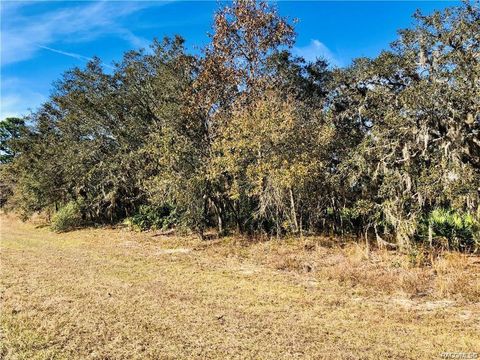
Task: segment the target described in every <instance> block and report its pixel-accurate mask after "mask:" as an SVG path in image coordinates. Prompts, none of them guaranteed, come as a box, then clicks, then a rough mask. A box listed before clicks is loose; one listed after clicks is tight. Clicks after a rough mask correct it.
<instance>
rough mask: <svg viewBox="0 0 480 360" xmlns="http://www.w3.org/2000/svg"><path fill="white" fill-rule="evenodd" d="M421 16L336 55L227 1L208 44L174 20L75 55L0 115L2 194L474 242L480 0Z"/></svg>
mask: <svg viewBox="0 0 480 360" xmlns="http://www.w3.org/2000/svg"><path fill="white" fill-rule="evenodd" d="M414 17H415V20H416V25H415V26H414V27H412V28H410V29H404V30H401V31H399V37H398V39H397V40H396V41H395V42H394V43H392V46H391V48H390V49H388V50H385V51H383V52H382V53H381V54H380V55H379V56H377V57H376V58H373V59H367V58H360V59H355V60H354V61H353V62H352V64H351V65H350V66H348V67H345V68H335V67H332V66H330V65H329V64H328V63H327V61H326V60H324V59H317V60H316V61H315V62H307V61H306V60H305V59H303V58H301V57H297V56H294V55H293V54H292V46H293V44H294V39H295V32H294V26H293V24H292V23H291V22H290V21H289V20H288V19H286V18H283V17H281V16H280V15H279V14H278V12H277V10H276V9H275V8H274V7H273V6H271V5H269V4H267V3H266V2H255V1H249V0H237V1H234V2H233V3H232V4H231V5H229V6H227V7H225V8H222V9H220V10H219V11H218V12H217V13H216V14H215V17H214V24H213V33H212V34H211V35H210V44H209V45H208V46H207V47H206V48H205V49H204V51H203V53H202V54H201V55H195V56H194V55H191V54H188V53H187V52H186V50H185V48H184V46H183V43H184V40H183V39H182V38H181V37H179V36H177V37H175V38H166V39H164V40H163V41H157V40H155V41H154V42H153V43H152V45H151V48H150V49H149V50H148V51H146V50H138V51H130V52H127V53H126V54H125V55H124V57H123V59H122V60H121V61H120V62H118V63H116V64H115V67H114V69H113V70H112V71H109V72H106V71H105V70H104V69H103V68H102V63H101V61H100V59H94V60H92V61H90V62H89V63H88V64H87V65H86V66H85V67H84V68H74V69H72V70H70V71H67V72H66V73H65V74H64V75H63V76H62V78H60V79H59V80H58V81H57V82H56V83H55V85H54V91H53V93H52V95H51V97H50V99H49V100H48V101H47V102H46V103H45V104H43V105H42V106H41V107H40V108H39V109H38V110H36V111H35V112H33V113H32V114H30V115H29V116H27V117H26V118H24V119H16V118H8V119H5V120H3V121H2V122H1V123H0V138H1V147H0V154H1V158H0V159H1V172H0V174H1V179H0V181H1V185H2V186H1V188H2V197H1V205H2V206H3V207H5V208H7V209H14V210H15V211H18V212H20V213H21V214H22V215H23V216H24V217H28V216H30V215H31V214H33V213H34V212H38V211H43V212H47V213H55V212H57V211H60V210H61V209H62V208H64V207H66V206H69V208H68V209H69V211H72V209H76V210H75V211H77V212H78V213H79V214H78V215H79V218H81V219H82V220H81V221H82V222H84V223H85V224H88V223H116V222H119V221H122V220H124V219H130V220H132V221H134V222H135V221H136V222H141V224H142V226H141V227H142V228H148V227H150V226H174V227H177V228H184V229H190V230H192V231H195V232H197V233H198V234H199V235H200V236H203V234H204V231H205V229H206V228H209V227H216V228H217V229H218V232H219V234H224V233H227V232H230V231H238V232H241V233H248V234H268V235H276V236H280V235H284V234H289V233H290V234H307V233H324V234H325V233H327V234H343V235H345V234H351V235H356V236H360V235H361V236H364V237H365V238H367V239H368V238H372V239H376V241H377V242H378V244H379V245H385V244H388V245H389V246H393V247H399V248H403V249H405V248H409V247H411V246H412V245H414V244H417V243H422V244H426V245H428V246H449V247H454V248H457V249H459V250H463V251H478V250H480V134H479V132H480V10H479V7H478V4H473V3H468V2H465V3H463V4H462V5H460V6H456V7H451V8H448V9H446V10H444V11H437V12H434V13H433V14H431V15H428V16H426V15H422V14H421V13H416V14H415V15H414ZM72 203H74V204H75V206H73V205H71V204H72ZM159 224H160V225H159Z"/></svg>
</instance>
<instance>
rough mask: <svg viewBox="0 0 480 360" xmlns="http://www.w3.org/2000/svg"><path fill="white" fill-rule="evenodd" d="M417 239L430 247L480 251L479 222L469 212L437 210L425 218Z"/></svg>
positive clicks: (419, 228)
mask: <svg viewBox="0 0 480 360" xmlns="http://www.w3.org/2000/svg"><path fill="white" fill-rule="evenodd" d="M418 237H419V238H420V239H421V240H422V241H423V242H424V243H428V244H429V245H432V246H437V247H445V248H448V249H453V250H460V251H478V250H480V221H479V219H478V218H477V216H476V215H474V214H472V213H470V212H459V211H455V210H453V209H444V208H437V209H434V210H432V211H431V212H430V213H429V214H428V216H425V217H424V218H423V219H422V220H421V223H420V225H419V227H418Z"/></svg>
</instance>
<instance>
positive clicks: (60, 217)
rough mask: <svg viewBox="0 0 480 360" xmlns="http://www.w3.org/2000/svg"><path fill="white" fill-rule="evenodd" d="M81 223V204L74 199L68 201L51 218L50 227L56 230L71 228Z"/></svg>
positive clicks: (61, 230)
mask: <svg viewBox="0 0 480 360" xmlns="http://www.w3.org/2000/svg"><path fill="white" fill-rule="evenodd" d="M81 224H82V205H81V203H79V202H76V201H70V202H68V203H67V204H66V205H65V206H63V207H62V208H61V209H60V210H58V211H57V212H56V213H55V215H54V216H53V218H52V224H51V229H52V230H53V231H56V232H63V231H68V230H72V229H73V228H75V227H77V226H79V225H81Z"/></svg>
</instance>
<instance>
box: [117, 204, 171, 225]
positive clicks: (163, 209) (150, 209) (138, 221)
mask: <svg viewBox="0 0 480 360" xmlns="http://www.w3.org/2000/svg"><path fill="white" fill-rule="evenodd" d="M177 221H178V216H177V212H176V210H175V208H174V207H172V206H170V205H163V206H151V205H142V206H140V207H139V209H138V212H137V213H136V214H135V215H133V216H131V217H129V218H127V219H126V220H125V223H126V224H127V225H130V226H132V227H133V228H134V229H137V230H142V231H143V230H148V229H154V230H155V229H163V230H165V229H168V228H171V227H172V226H174V225H175V224H176V223H177Z"/></svg>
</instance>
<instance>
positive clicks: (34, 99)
mask: <svg viewBox="0 0 480 360" xmlns="http://www.w3.org/2000/svg"><path fill="white" fill-rule="evenodd" d="M45 100H46V98H45V95H43V94H40V93H38V92H35V91H31V90H29V89H28V88H18V89H16V91H15V92H14V93H10V94H7V95H5V94H2V96H1V98H0V119H5V118H6V117H21V116H23V115H28V113H29V110H30V109H32V110H34V109H35V108H37V107H38V106H40V105H41V104H42V103H43V102H44V101H45ZM26 103H28V104H29V107H30V108H29V109H28V108H27V109H26V108H25V104H26Z"/></svg>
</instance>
